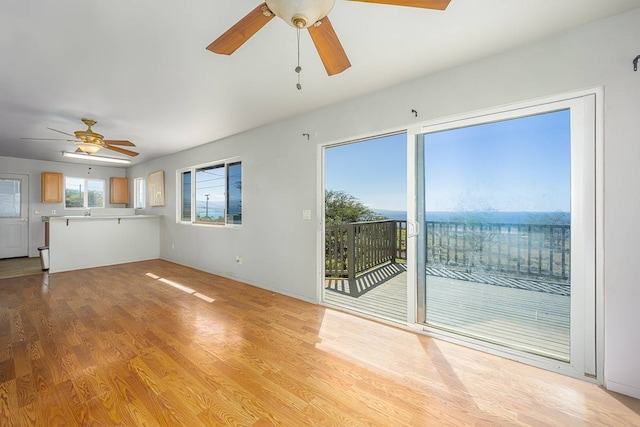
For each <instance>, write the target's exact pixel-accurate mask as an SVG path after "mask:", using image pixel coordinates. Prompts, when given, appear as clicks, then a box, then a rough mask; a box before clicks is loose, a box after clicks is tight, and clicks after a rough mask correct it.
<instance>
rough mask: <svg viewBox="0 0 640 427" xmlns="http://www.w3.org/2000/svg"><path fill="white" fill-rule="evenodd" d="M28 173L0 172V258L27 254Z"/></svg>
mask: <svg viewBox="0 0 640 427" xmlns="http://www.w3.org/2000/svg"><path fill="white" fill-rule="evenodd" d="M28 189H29V176H28V175H14V174H5V173H0V259H1V258H15V257H22V256H28V255H29V245H28V242H29V237H28V236H29V205H28V200H29V197H28Z"/></svg>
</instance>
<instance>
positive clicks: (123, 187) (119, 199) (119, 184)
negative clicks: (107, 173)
mask: <svg viewBox="0 0 640 427" xmlns="http://www.w3.org/2000/svg"><path fill="white" fill-rule="evenodd" d="M109 203H112V204H125V205H126V204H129V180H128V179H127V178H118V177H112V178H111V192H110V197H109Z"/></svg>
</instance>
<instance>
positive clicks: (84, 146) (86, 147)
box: [76, 142, 102, 154]
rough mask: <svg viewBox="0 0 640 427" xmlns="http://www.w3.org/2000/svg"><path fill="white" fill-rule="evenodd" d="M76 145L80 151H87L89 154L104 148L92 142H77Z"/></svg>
mask: <svg viewBox="0 0 640 427" xmlns="http://www.w3.org/2000/svg"><path fill="white" fill-rule="evenodd" d="M76 147H78V149H79V150H80V151H82V152H84V153H87V154H93V153H97V152H98V151H100V149H101V148H102V147H100V146H99V145H96V144H90V143H87V142H76Z"/></svg>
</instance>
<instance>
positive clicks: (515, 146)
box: [415, 95, 596, 376]
mask: <svg viewBox="0 0 640 427" xmlns="http://www.w3.org/2000/svg"><path fill="white" fill-rule="evenodd" d="M594 98H595V96H594V95H585V96H578V97H575V98H571V99H565V100H558V101H555V102H551V103H545V104H543V105H535V106H527V107H522V108H518V109H513V110H509V111H506V110H505V111H498V112H495V113H492V114H485V115H482V116H480V117H470V118H466V119H461V120H455V121H449V122H447V123H442V124H434V125H430V126H425V127H424V128H423V129H422V132H421V133H419V134H418V135H417V136H416V148H415V157H416V171H415V172H416V177H417V184H416V189H417V206H416V208H417V209H416V210H417V220H416V222H417V224H418V227H417V229H418V230H419V233H418V239H417V247H416V255H417V262H416V265H417V270H418V271H417V282H418V289H417V298H416V299H417V301H416V303H417V319H416V320H417V322H418V323H422V324H424V325H425V326H426V327H427V328H429V329H431V330H434V331H440V332H442V333H446V334H453V335H455V336H458V337H464V339H472V340H475V341H476V342H482V343H485V344H486V345H489V346H494V347H499V348H501V349H503V350H504V351H507V352H513V353H516V354H524V355H534V357H543V358H547V359H551V360H555V361H559V362H562V363H565V364H567V365H569V366H572V367H573V369H574V370H575V371H576V372H579V373H580V374H581V375H582V374H585V375H590V376H593V375H596V360H595V358H596V352H595V242H594V239H595V237H594V236H595V159H594V156H595V155H594V152H595V136H594V115H595V100H594Z"/></svg>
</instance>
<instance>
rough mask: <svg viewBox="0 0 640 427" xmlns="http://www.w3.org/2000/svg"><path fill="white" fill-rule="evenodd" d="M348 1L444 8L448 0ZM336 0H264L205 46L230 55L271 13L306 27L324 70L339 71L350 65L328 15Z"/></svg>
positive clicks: (290, 22)
mask: <svg viewBox="0 0 640 427" xmlns="http://www.w3.org/2000/svg"><path fill="white" fill-rule="evenodd" d="M350 1H360V2H364V3H382V4H388V5H394V6H409V7H419V8H423V9H437V10H445V9H446V8H447V6H448V5H449V2H450V1H451V0H350ZM335 2H336V0H266V1H265V2H264V3H262V4H261V5H259V6H258V7H256V8H255V9H253V10H252V11H251V12H249V13H248V14H247V15H246V16H245V17H244V18H242V19H241V20H240V21H238V22H237V23H236V24H235V25H234V26H232V27H231V28H229V29H228V30H227V31H226V32H225V33H224V34H223V35H221V36H220V37H218V38H217V39H216V40H215V41H214V42H213V43H211V44H210V45H209V46H208V47H207V50H210V51H211V52H214V53H220V54H223V55H231V54H232V53H233V52H235V51H236V49H238V48H239V47H240V46H242V45H243V44H244V43H245V42H246V41H247V40H249V39H250V38H251V36H253V35H254V34H255V33H257V32H258V30H260V29H261V28H262V27H264V26H265V25H266V24H267V22H269V21H270V20H271V19H272V18H273V17H274V16H277V17H279V18H281V19H282V20H283V21H284V22H286V23H287V24H289V25H291V26H292V27H294V28H297V29H298V30H300V29H302V28H307V29H308V30H309V34H310V35H311V39H312V40H313V44H314V45H315V46H316V50H317V51H318V54H319V55H320V59H321V60H322V63H323V64H324V67H325V69H326V70H327V74H329V75H330V76H331V75H334V74H338V73H341V72H343V71H344V70H346V69H347V68H349V67H350V66H351V63H350V62H349V58H347V55H346V53H345V52H344V49H343V48H342V45H341V44H340V40H338V36H337V35H336V33H335V31H334V30H333V26H332V25H331V21H329V17H328V16H327V15H328V14H329V12H330V11H331V9H332V8H333V6H334V4H335ZM299 68H300V66H299V65H298V68H297V69H296V72H298V73H299V72H300V71H299Z"/></svg>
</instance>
